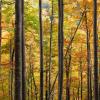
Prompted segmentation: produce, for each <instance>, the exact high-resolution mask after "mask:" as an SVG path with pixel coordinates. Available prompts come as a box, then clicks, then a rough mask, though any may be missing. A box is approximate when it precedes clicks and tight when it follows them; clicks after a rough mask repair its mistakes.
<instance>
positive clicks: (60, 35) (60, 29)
mask: <svg viewBox="0 0 100 100" xmlns="http://www.w3.org/2000/svg"><path fill="white" fill-rule="evenodd" d="M58 9H59V25H58V56H59V61H58V62H59V69H58V71H59V73H58V100H62V93H63V0H58Z"/></svg>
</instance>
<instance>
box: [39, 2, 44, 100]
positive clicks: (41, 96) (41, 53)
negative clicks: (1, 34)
mask: <svg viewBox="0 0 100 100" xmlns="http://www.w3.org/2000/svg"><path fill="white" fill-rule="evenodd" d="M39 22H40V100H43V87H44V86H43V30H42V0H39Z"/></svg>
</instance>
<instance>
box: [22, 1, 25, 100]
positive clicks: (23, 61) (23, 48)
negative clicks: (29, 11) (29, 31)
mask: <svg viewBox="0 0 100 100" xmlns="http://www.w3.org/2000/svg"><path fill="white" fill-rule="evenodd" d="M25 73H26V68H25V34H24V0H22V97H23V98H22V100H26V75H25Z"/></svg>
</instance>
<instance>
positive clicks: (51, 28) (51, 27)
mask: <svg viewBox="0 0 100 100" xmlns="http://www.w3.org/2000/svg"><path fill="white" fill-rule="evenodd" d="M53 10H54V9H53V0H52V15H51V16H50V21H51V25H50V61H49V95H48V96H49V97H48V98H49V100H50V90H51V64H52V33H53Z"/></svg>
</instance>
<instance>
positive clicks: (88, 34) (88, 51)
mask: <svg viewBox="0 0 100 100" xmlns="http://www.w3.org/2000/svg"><path fill="white" fill-rule="evenodd" d="M85 23H86V35H87V36H86V37H87V90H88V91H87V94H88V100H92V91H91V90H92V89H91V63H90V61H91V56H90V33H89V29H88V21H87V12H85Z"/></svg>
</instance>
